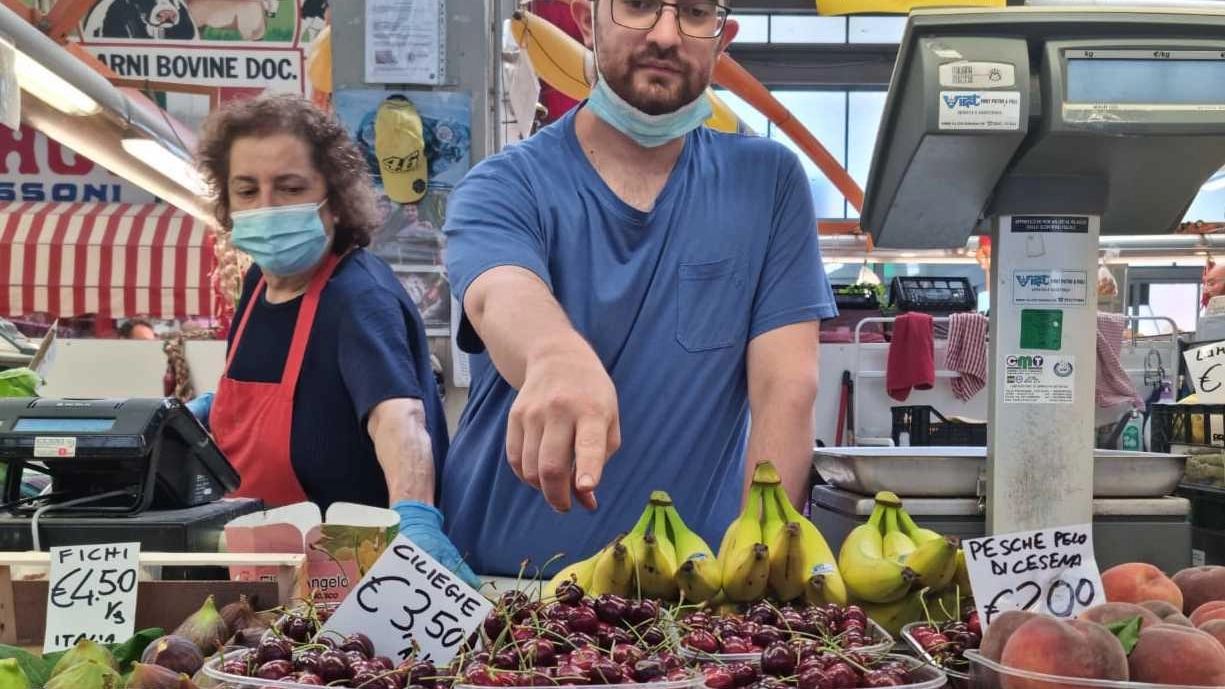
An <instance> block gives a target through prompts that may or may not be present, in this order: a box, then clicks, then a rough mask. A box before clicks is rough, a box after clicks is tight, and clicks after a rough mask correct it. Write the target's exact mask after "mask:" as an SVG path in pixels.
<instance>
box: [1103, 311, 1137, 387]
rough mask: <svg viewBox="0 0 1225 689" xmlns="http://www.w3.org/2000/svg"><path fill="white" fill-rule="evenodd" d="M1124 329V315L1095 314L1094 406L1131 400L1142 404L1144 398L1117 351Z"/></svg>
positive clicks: (1121, 342)
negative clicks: (1095, 368)
mask: <svg viewBox="0 0 1225 689" xmlns="http://www.w3.org/2000/svg"><path fill="white" fill-rule="evenodd" d="M1126 329H1127V317H1126V316H1124V315H1122V314H1118V313H1099V314H1097V395H1096V397H1097V406H1099V407H1113V406H1115V405H1116V404H1122V403H1123V402H1133V403H1134V404H1135V405H1136V407H1137V408H1142V407H1143V406H1144V399H1143V398H1142V397H1140V394H1139V393H1137V392H1136V387H1135V386H1134V385H1132V384H1131V379H1130V378H1128V377H1127V372H1126V371H1124V370H1123V364H1122V362H1120V361H1119V351H1120V350H1122V349H1123V332H1124V331H1125V330H1126Z"/></svg>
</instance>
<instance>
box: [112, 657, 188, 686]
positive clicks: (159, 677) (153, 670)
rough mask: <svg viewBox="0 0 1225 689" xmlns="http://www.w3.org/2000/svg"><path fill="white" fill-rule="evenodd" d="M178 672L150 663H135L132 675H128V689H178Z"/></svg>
mask: <svg viewBox="0 0 1225 689" xmlns="http://www.w3.org/2000/svg"><path fill="white" fill-rule="evenodd" d="M180 677H183V675H181V674H180V673H178V672H175V671H174V670H170V669H168V668H165V667H162V666H161V665H150V664H148V663H133V664H132V674H130V675H128V683H127V684H125V685H124V686H125V687H126V689H178V687H179V678H180Z"/></svg>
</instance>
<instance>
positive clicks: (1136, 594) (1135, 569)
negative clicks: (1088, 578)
mask: <svg viewBox="0 0 1225 689" xmlns="http://www.w3.org/2000/svg"><path fill="white" fill-rule="evenodd" d="M1102 586H1103V587H1104V588H1105V589H1106V600H1107V601H1109V602H1111V603H1143V602H1144V601H1149V600H1163V601H1165V602H1167V603H1169V604H1170V605H1173V606H1174V607H1176V608H1178V609H1179V610H1181V609H1182V607H1183V600H1182V591H1180V590H1179V588H1178V586H1176V585H1175V584H1174V582H1173V581H1171V580H1170V578H1169V577H1167V576H1166V575H1165V573H1164V572H1162V571H1161V570H1159V569H1157V568H1156V567H1154V566H1152V565H1150V564H1146V563H1143V562H1129V563H1127V564H1124V565H1115V566H1114V567H1111V568H1110V569H1108V570H1106V571H1105V572H1102Z"/></svg>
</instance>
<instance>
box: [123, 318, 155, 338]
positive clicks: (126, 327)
mask: <svg viewBox="0 0 1225 689" xmlns="http://www.w3.org/2000/svg"><path fill="white" fill-rule="evenodd" d="M141 325H143V326H145V327H146V328H148V329H149V331H150V332H154V333H156V332H157V331H156V330H154V329H153V324H152V323H150V322H149V321H147V320H145V319H143V318H130V319H128V321H127V322H126V323H124V324H123V325H121V326H119V337H120V339H124V340H130V339H132V331H133V330H135V329H136V327H137V326H141Z"/></svg>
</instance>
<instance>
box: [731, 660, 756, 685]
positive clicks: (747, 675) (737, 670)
mask: <svg viewBox="0 0 1225 689" xmlns="http://www.w3.org/2000/svg"><path fill="white" fill-rule="evenodd" d="M727 668H728V669H729V670H731V672H732V677H733V678H734V679H735V680H736V686H738V687H747V686H748V685H750V684H752V683H753V682H756V681H757V679H758V674H757V668H755V667H753V666H752V665H750V664H748V663H736V664H733V665H728V666H727Z"/></svg>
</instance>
